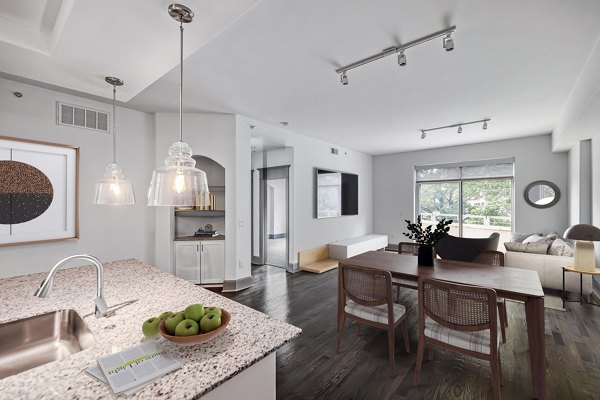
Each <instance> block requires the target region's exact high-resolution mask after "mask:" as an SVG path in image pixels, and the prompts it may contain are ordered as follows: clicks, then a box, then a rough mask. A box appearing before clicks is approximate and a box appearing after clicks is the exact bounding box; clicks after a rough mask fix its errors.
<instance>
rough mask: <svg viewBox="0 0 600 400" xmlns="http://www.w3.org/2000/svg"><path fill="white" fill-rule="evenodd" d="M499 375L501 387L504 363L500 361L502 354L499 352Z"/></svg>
mask: <svg viewBox="0 0 600 400" xmlns="http://www.w3.org/2000/svg"><path fill="white" fill-rule="evenodd" d="M498 375H500V386H502V361H500V352H498Z"/></svg>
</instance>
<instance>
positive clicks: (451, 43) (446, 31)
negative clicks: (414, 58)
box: [335, 25, 456, 85]
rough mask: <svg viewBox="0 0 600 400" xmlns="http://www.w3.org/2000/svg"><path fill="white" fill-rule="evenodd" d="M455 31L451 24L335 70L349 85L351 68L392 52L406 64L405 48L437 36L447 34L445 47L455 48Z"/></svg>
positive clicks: (341, 80)
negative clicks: (453, 35)
mask: <svg viewBox="0 0 600 400" xmlns="http://www.w3.org/2000/svg"><path fill="white" fill-rule="evenodd" d="M454 31H456V25H455V26H451V27H450V28H447V29H443V30H441V31H437V32H434V33H432V34H429V35H427V36H423V37H421V38H419V39H415V40H413V41H410V42H408V43H405V44H403V45H400V46H393V47H389V48H387V49H384V50H382V51H381V52H379V53H377V54H373V55H372V56H369V57H366V58H363V59H362V60H358V61H355V62H353V63H352V64H348V65H345V66H343V67H340V68H338V69H336V70H335V73H336V74H340V82H342V85H347V84H348V77H347V76H346V73H347V72H348V71H349V70H351V69H354V68H358V67H360V66H363V65H365V64H368V63H370V62H373V61H377V60H379V59H381V58H384V57H387V56H391V55H392V54H398V65H400V66H405V65H406V55H405V54H404V50H406V49H409V48H411V47H415V46H418V45H420V44H423V43H426V42H429V41H430V40H433V39H436V38H439V37H442V36H445V37H444V49H446V51H450V50H453V49H454V41H453V40H452V36H451V35H452V33H453V32H454Z"/></svg>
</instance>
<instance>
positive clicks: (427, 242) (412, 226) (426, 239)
mask: <svg viewBox="0 0 600 400" xmlns="http://www.w3.org/2000/svg"><path fill="white" fill-rule="evenodd" d="M405 221H406V224H407V226H406V228H407V229H408V231H409V232H408V233H406V232H404V233H403V234H404V236H406V237H408V238H409V239H411V240H414V241H415V242H416V243H418V244H420V245H422V246H431V247H433V246H435V245H436V244H437V242H439V241H440V240H441V239H442V238H443V237H444V236H446V235H447V234H448V231H450V226H449V225H450V224H451V223H452V220H451V219H446V218H442V219H441V220H440V221H438V223H437V225H436V226H435V229H434V230H432V226H433V225H427V226H426V227H425V228H423V225H422V224H421V216H420V215H419V216H418V217H417V222H416V223H412V222H410V221H409V220H407V219H406V220H405Z"/></svg>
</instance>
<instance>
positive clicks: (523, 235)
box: [510, 232, 542, 243]
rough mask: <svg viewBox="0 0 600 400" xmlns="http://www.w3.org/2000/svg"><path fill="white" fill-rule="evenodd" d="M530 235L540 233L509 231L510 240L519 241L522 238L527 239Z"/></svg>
mask: <svg viewBox="0 0 600 400" xmlns="http://www.w3.org/2000/svg"><path fill="white" fill-rule="evenodd" d="M531 235H540V236H542V234H541V233H519V232H511V233H510V241H511V242H518V243H521V242H522V241H523V240H525V239H527V238H528V237H529V236H531Z"/></svg>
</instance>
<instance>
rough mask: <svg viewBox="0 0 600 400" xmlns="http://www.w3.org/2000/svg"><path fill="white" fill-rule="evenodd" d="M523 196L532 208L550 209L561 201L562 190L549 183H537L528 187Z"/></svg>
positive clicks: (532, 183)
mask: <svg viewBox="0 0 600 400" xmlns="http://www.w3.org/2000/svg"><path fill="white" fill-rule="evenodd" d="M523 195H524V196H525V201H526V202H527V204H529V205H530V206H532V207H535V208H548V207H552V206H553V205H555V204H556V203H558V200H560V189H559V188H558V186H556V185H555V184H554V183H552V182H549V181H535V182H531V183H530V184H529V185H527V187H526V188H525V191H524V193H523Z"/></svg>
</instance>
